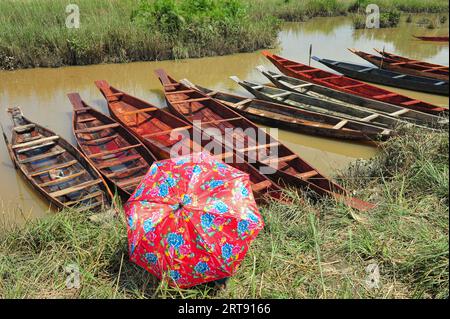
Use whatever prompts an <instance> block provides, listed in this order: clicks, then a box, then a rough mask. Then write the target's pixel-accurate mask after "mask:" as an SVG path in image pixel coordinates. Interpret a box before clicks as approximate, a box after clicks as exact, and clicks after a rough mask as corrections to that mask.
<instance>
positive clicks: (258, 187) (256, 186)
mask: <svg viewBox="0 0 450 319" xmlns="http://www.w3.org/2000/svg"><path fill="white" fill-rule="evenodd" d="M270 186H272V182H271V181H269V180H265V181H262V182H259V183H257V184H252V191H253V192H260V191H262V190H263V189H267V188H269V187H270Z"/></svg>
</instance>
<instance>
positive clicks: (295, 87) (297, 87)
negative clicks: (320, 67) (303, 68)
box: [290, 83, 314, 90]
mask: <svg viewBox="0 0 450 319" xmlns="http://www.w3.org/2000/svg"><path fill="white" fill-rule="evenodd" d="M312 85H314V84H313V83H305V84H299V85H292V86H290V88H291V89H295V90H296V89H301V88H304V87H308V86H312Z"/></svg>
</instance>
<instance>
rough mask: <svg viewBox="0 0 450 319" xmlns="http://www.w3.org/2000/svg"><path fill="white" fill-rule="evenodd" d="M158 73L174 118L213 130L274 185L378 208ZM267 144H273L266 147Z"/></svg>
mask: <svg viewBox="0 0 450 319" xmlns="http://www.w3.org/2000/svg"><path fill="white" fill-rule="evenodd" d="M155 73H156V75H157V76H158V77H159V80H160V81H161V84H162V85H163V88H164V94H165V96H166V101H167V105H168V107H169V109H170V110H171V111H172V112H173V113H174V114H177V115H178V116H179V117H180V118H182V119H184V120H186V121H188V122H190V123H192V124H193V125H194V126H195V127H198V128H199V129H201V130H202V132H203V131H205V130H206V132H208V130H209V131H211V130H214V131H215V134H218V135H222V139H223V140H224V144H225V145H227V147H229V148H231V149H233V150H235V151H236V153H237V154H239V155H240V156H242V157H243V158H244V159H245V160H247V161H248V162H250V163H251V165H253V166H254V167H255V168H257V169H258V170H260V171H266V172H267V173H264V176H266V177H267V178H269V179H271V180H272V181H274V182H278V181H281V182H282V184H284V185H286V186H289V187H297V188H303V189H304V190H307V191H309V190H312V191H314V192H315V193H316V194H318V195H320V196H331V197H334V198H335V199H337V200H339V201H343V202H344V203H346V204H347V205H348V206H350V207H352V208H355V209H358V210H361V211H367V210H369V209H372V208H374V207H375V205H373V204H371V203H368V202H365V201H362V200H360V199H357V198H354V197H351V196H350V194H349V193H348V192H347V191H346V190H345V189H344V188H342V187H341V186H340V185H338V184H336V183H335V182H334V181H332V180H331V179H329V178H327V177H325V176H323V175H322V174H321V173H320V172H319V171H318V170H316V169H315V168H313V167H312V166H311V165H310V164H309V163H307V162H306V161H305V160H303V159H302V158H301V157H300V156H298V155H297V154H295V153H293V152H292V151H291V150H290V149H288V148H287V147H286V146H285V145H284V144H282V143H281V142H280V141H278V140H276V139H275V138H273V137H271V136H270V135H268V134H267V133H265V132H264V131H261V130H260V129H259V128H258V126H256V124H254V123H253V122H250V121H249V120H247V119H246V118H244V117H243V116H241V115H240V114H239V113H236V112H235V111H233V110H231V109H230V108H228V107H227V106H225V105H224V104H222V103H220V102H218V101H217V100H215V99H213V98H212V97H211V96H209V95H207V94H204V93H203V92H201V91H199V90H196V89H192V88H189V87H187V86H186V85H184V84H183V83H181V82H178V81H176V80H175V79H173V78H172V77H170V76H169V75H168V74H167V73H166V72H165V71H164V70H161V69H159V70H156V71H155ZM252 131H253V132H256V133H257V135H256V136H257V138H255V137H251V136H250V135H248V132H252ZM227 132H229V133H228V134H230V132H232V133H231V134H230V135H231V136H232V138H231V139H228V138H227ZM206 134H207V133H206ZM261 140H263V141H264V142H261ZM268 141H269V142H270V143H269V144H266V143H267V142H268ZM272 147H276V149H277V152H272V150H271V149H269V148H272ZM268 153H269V154H268ZM273 153H275V154H273ZM267 168H271V169H270V170H267ZM269 171H270V173H269Z"/></svg>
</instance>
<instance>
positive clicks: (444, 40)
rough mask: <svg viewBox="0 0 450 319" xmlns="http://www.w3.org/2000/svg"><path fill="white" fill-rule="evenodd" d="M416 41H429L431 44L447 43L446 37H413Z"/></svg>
mask: <svg viewBox="0 0 450 319" xmlns="http://www.w3.org/2000/svg"><path fill="white" fill-rule="evenodd" d="M414 37H415V38H416V39H419V40H422V41H431V42H448V36H446V37H426V36H422V37H418V36H414Z"/></svg>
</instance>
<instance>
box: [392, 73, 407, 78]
mask: <svg viewBox="0 0 450 319" xmlns="http://www.w3.org/2000/svg"><path fill="white" fill-rule="evenodd" d="M405 76H406V74H399V75H396V76H393V77H392V78H393V79H401V78H404V77H405Z"/></svg>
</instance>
